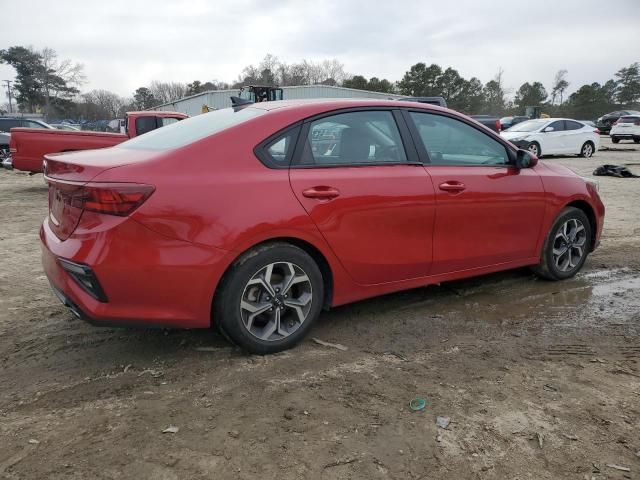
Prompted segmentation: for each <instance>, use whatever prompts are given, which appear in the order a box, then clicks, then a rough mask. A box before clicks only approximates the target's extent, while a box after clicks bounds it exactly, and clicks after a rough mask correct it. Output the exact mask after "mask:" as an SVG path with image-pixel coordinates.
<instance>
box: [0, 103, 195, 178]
mask: <svg viewBox="0 0 640 480" xmlns="http://www.w3.org/2000/svg"><path fill="white" fill-rule="evenodd" d="M187 117H188V116H187V115H185V114H183V113H177V112H152V111H148V112H129V113H128V114H127V133H103V132H91V131H85V130H82V131H65V130H56V129H55V128H53V127H52V128H51V129H50V130H35V129H32V128H29V129H27V128H14V129H13V130H12V131H11V143H10V145H9V146H10V151H11V162H12V163H11V165H9V166H8V167H13V168H15V169H16V170H24V171H27V172H34V173H37V172H42V160H43V159H44V155H45V154H47V153H57V152H73V151H77V150H90V149H95V148H105V147H112V146H113V145H117V144H119V143H122V142H124V141H125V140H128V139H130V138H134V137H136V136H138V135H142V134H143V133H147V132H150V131H151V130H155V129H156V128H159V127H162V126H165V125H169V124H171V123H175V122H178V121H179V120H182V119H184V118H187ZM5 166H6V165H5Z"/></svg>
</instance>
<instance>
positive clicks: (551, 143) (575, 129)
mask: <svg viewBox="0 0 640 480" xmlns="http://www.w3.org/2000/svg"><path fill="white" fill-rule="evenodd" d="M501 135H502V137H503V138H505V139H507V140H509V141H510V142H512V143H514V144H516V145H517V146H519V147H520V148H527V149H528V150H529V151H530V152H531V153H533V154H534V155H536V156H538V157H539V156H542V155H563V154H564V155H566V154H574V155H580V156H581V157H587V158H588V157H591V156H592V155H593V154H594V153H595V152H596V151H597V150H598V147H599V146H600V132H599V131H598V129H594V128H593V127H590V126H588V125H585V124H584V123H581V122H578V121H576V120H571V119H568V118H539V119H535V120H527V121H526V122H521V123H518V124H517V125H514V126H513V127H511V128H509V129H508V130H505V131H503V132H502V133H501Z"/></svg>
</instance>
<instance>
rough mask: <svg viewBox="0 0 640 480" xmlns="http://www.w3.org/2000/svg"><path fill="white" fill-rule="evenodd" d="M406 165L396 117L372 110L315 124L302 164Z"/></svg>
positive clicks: (387, 112)
mask: <svg viewBox="0 0 640 480" xmlns="http://www.w3.org/2000/svg"><path fill="white" fill-rule="evenodd" d="M406 161H407V156H406V153H405V151H404V146H403V144H402V140H401V137H400V132H399V131H398V126H397V125H396V122H395V120H394V118H393V114H392V113H391V112H390V111H369V110H368V111H363V112H350V113H339V114H337V115H331V116H329V117H323V118H321V119H318V120H315V121H313V122H311V123H310V124H309V131H308V134H307V139H306V142H305V148H304V151H303V153H302V158H301V160H300V163H301V164H302V165H316V166H347V165H362V164H388V163H404V162H406Z"/></svg>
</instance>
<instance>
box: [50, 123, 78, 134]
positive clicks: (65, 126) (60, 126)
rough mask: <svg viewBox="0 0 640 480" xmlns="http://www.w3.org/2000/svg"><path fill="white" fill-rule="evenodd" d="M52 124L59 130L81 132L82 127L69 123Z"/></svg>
mask: <svg viewBox="0 0 640 480" xmlns="http://www.w3.org/2000/svg"><path fill="white" fill-rule="evenodd" d="M51 126H52V127H53V128H56V129H58V130H67V131H68V132H79V131H80V127H76V126H74V125H70V124H68V123H52V124H51Z"/></svg>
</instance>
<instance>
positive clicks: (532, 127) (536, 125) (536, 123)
mask: <svg viewBox="0 0 640 480" xmlns="http://www.w3.org/2000/svg"><path fill="white" fill-rule="evenodd" d="M547 123H549V120H527V121H526V122H522V123H518V124H516V125H514V126H513V127H511V128H507V129H506V130H504V131H505V132H534V131H536V130H539V129H540V128H542V127H543V126H544V125H546V124H547Z"/></svg>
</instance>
